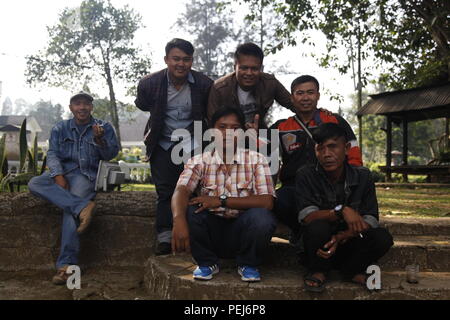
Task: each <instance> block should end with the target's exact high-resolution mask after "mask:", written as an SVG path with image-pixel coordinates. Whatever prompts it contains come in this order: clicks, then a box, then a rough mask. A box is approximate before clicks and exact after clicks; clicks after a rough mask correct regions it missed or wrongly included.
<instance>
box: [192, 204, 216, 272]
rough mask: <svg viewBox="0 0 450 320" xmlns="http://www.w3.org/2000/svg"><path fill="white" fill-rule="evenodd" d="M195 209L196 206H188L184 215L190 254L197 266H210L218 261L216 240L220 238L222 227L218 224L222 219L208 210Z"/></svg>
mask: <svg viewBox="0 0 450 320" xmlns="http://www.w3.org/2000/svg"><path fill="white" fill-rule="evenodd" d="M197 209H198V207H197V206H189V207H188V211H187V216H186V218H187V221H188V225H189V238H190V245H191V254H192V257H193V258H194V260H195V261H196V263H197V264H198V265H199V266H212V265H215V264H218V262H219V258H218V250H219V248H218V246H217V242H218V241H219V239H220V238H222V237H221V236H220V234H222V233H223V229H224V228H221V226H220V225H221V222H222V220H224V219H223V218H221V217H217V216H215V215H214V214H212V213H209V211H208V210H205V211H202V212H199V213H195V210H197ZM222 239H223V238H222Z"/></svg>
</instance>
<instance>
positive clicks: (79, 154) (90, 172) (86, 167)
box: [47, 117, 119, 181]
mask: <svg viewBox="0 0 450 320" xmlns="http://www.w3.org/2000/svg"><path fill="white" fill-rule="evenodd" d="M95 123H98V124H100V125H103V129H104V130H105V134H104V136H103V139H104V140H105V142H106V143H105V146H103V147H102V146H100V145H98V144H96V143H95V142H94V134H93V129H92V125H93V124H95ZM118 152H119V146H118V143H117V138H116V133H115V132H114V129H113V127H112V126H111V125H110V124H109V123H107V122H105V121H102V120H97V119H94V118H93V117H91V122H90V123H89V125H88V126H87V127H85V129H84V131H83V132H81V133H80V132H78V127H77V126H76V124H75V120H74V119H70V120H64V121H61V122H58V123H57V124H56V125H55V126H54V127H53V129H52V131H51V134H50V141H49V149H48V152H47V167H48V168H49V169H50V176H51V177H55V176H57V175H65V174H66V173H68V172H70V171H72V170H75V169H76V168H80V171H81V173H82V174H84V175H85V176H87V177H88V178H89V180H91V181H95V179H96V176H97V169H98V164H99V161H100V160H106V161H108V160H111V159H112V158H114V157H115V156H116V155H117V153H118Z"/></svg>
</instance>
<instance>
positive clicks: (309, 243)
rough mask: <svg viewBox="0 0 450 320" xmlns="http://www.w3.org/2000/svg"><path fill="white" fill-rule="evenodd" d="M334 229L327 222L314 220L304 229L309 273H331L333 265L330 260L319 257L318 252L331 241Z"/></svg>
mask: <svg viewBox="0 0 450 320" xmlns="http://www.w3.org/2000/svg"><path fill="white" fill-rule="evenodd" d="M332 232H333V228H332V226H331V224H330V222H329V221H327V220H314V221H312V222H310V223H308V224H307V225H306V226H305V228H304V233H303V241H304V247H305V253H306V257H307V268H308V271H309V273H312V274H314V273H318V272H319V273H323V274H325V273H326V272H328V271H330V269H331V267H332V265H331V261H330V259H324V258H321V257H319V256H318V255H317V250H318V249H320V248H322V247H323V246H324V245H325V244H326V243H327V242H328V241H330V240H331V236H332V234H333V233H332Z"/></svg>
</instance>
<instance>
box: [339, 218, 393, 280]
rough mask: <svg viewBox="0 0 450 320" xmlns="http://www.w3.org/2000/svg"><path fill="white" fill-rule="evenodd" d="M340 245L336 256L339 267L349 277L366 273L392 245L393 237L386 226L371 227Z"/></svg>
mask: <svg viewBox="0 0 450 320" xmlns="http://www.w3.org/2000/svg"><path fill="white" fill-rule="evenodd" d="M362 235H363V238H361V237H355V238H353V239H350V240H349V241H348V242H347V243H345V244H343V245H341V246H340V247H338V250H337V251H336V258H337V262H338V264H339V269H340V271H341V272H342V273H343V275H344V276H345V277H346V278H347V279H352V278H353V277H354V276H355V275H365V274H366V269H367V267H368V266H369V265H371V264H373V263H375V262H377V260H378V259H380V258H381V257H383V256H384V255H385V254H386V253H387V252H388V250H389V249H390V248H391V247H392V245H393V244H394V243H393V239H392V236H391V234H390V233H389V231H388V230H387V229H385V228H381V227H380V228H370V229H368V230H367V231H365V232H363V233H362Z"/></svg>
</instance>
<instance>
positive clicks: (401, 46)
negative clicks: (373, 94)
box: [235, 0, 450, 89]
mask: <svg viewBox="0 0 450 320" xmlns="http://www.w3.org/2000/svg"><path fill="white" fill-rule="evenodd" d="M235 1H238V0H235ZM244 1H245V2H249V3H252V2H255V0H244ZM267 2H270V3H271V5H273V6H274V8H275V11H276V12H278V13H279V14H281V15H282V16H283V23H281V24H279V25H278V27H277V31H276V34H277V37H279V39H280V40H279V41H278V43H276V44H274V45H273V48H272V50H273V51H277V50H279V49H281V48H283V47H284V46H285V45H293V46H295V45H297V42H302V43H306V42H307V43H310V44H314V41H315V38H314V36H312V33H309V31H311V30H320V31H322V32H323V34H324V35H325V36H326V39H327V52H326V53H325V54H323V55H322V56H320V57H319V58H320V59H319V61H320V64H321V65H322V66H324V67H329V66H332V67H336V68H337V69H338V70H339V71H340V72H341V73H347V72H349V71H350V69H351V68H352V62H354V61H356V60H357V55H358V51H359V50H358V46H359V47H360V48H361V50H360V53H361V60H362V61H364V60H369V59H370V61H371V62H370V64H369V63H367V64H365V65H364V68H363V74H362V83H363V84H366V83H367V82H368V80H374V79H370V76H371V74H372V73H373V71H374V70H375V69H380V70H382V71H383V72H382V75H381V77H380V79H379V80H380V81H381V82H383V83H384V84H386V85H387V86H388V87H389V88H393V89H402V88H408V87H414V86H420V85H428V84H433V83H435V82H441V81H446V80H449V79H450V44H449V43H450V23H449V19H448V16H449V15H450V2H449V1H448V0H320V1H313V0H290V1H281V0H270V1H269V0H267ZM298 31H300V32H301V33H300V35H299V33H297V32H298Z"/></svg>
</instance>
